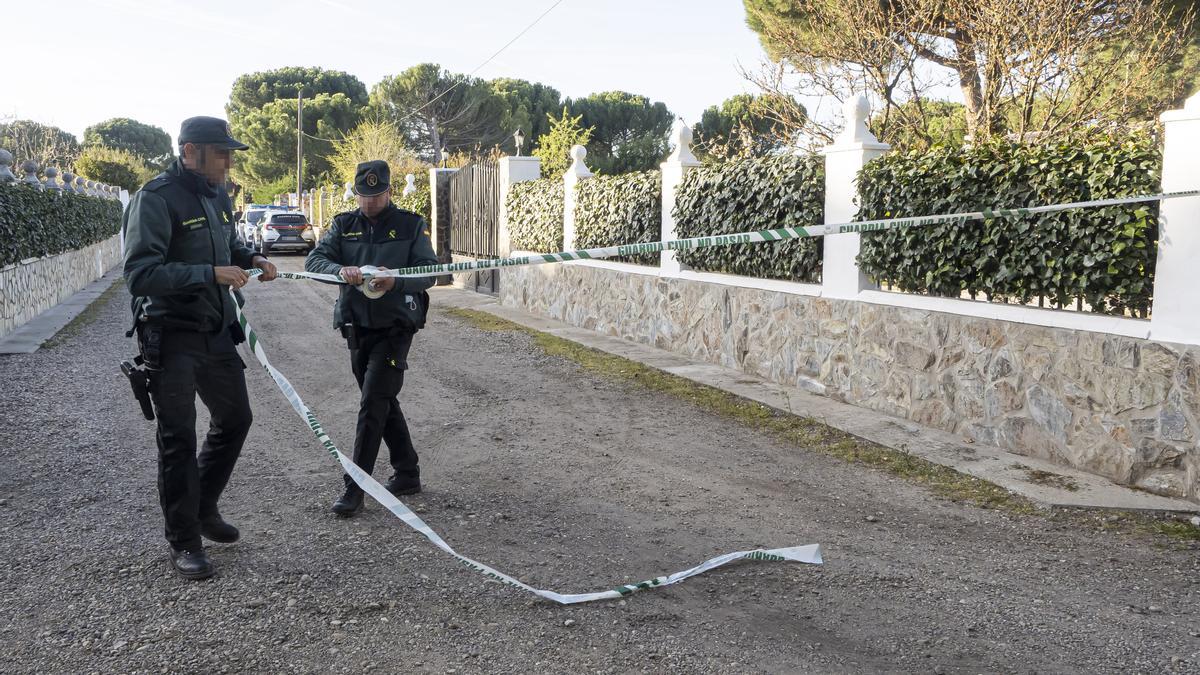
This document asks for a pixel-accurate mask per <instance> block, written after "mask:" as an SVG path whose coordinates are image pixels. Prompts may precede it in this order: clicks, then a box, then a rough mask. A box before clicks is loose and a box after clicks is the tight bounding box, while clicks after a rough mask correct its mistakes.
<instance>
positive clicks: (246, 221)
mask: <svg viewBox="0 0 1200 675" xmlns="http://www.w3.org/2000/svg"><path fill="white" fill-rule="evenodd" d="M270 211H271V209H264V208H257V209H255V208H251V209H246V212H245V213H244V214H242V219H241V221H239V222H238V236H239V237H241V239H242V241H243V242H245V243H247V244H250V245H252V246H256V245H257V244H256V242H255V239H254V231H255V230H257V229H258V224H259V223H261V222H262V219H263V216H265V215H267V213H269V212H270Z"/></svg>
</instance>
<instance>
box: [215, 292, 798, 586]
mask: <svg viewBox="0 0 1200 675" xmlns="http://www.w3.org/2000/svg"><path fill="white" fill-rule="evenodd" d="M261 273H262V271H261V270H252V275H253V276H257V275H258V274H261ZM233 306H234V307H235V308H236V310H237V317H238V323H239V324H241V326H242V330H243V331H244V332H245V334H246V343H247V345H248V346H249V347H250V350H251V351H252V352H254V356H255V357H256V358H257V359H258V362H259V363H261V364H262V366H263V368H265V369H266V370H267V373H268V374H269V375H270V376H271V379H273V380H275V384H276V385H277V386H278V387H279V390H280V391H281V392H283V395H284V397H285V398H286V399H287V400H288V403H289V404H291V406H292V409H293V410H295V411H296V414H297V415H299V416H300V418H301V419H303V420H304V423H305V424H307V425H308V428H309V429H311V430H312V432H313V435H314V436H316V437H317V441H318V442H320V443H321V445H322V446H323V447H324V448H325V449H326V450H327V451H328V452H329V454H330V455H332V456H333V458H334V459H336V460H337V461H338V462H339V463H340V464H341V465H342V469H343V470H344V471H345V472H346V473H347V474H349V475H350V477H351V478H353V479H354V482H355V483H357V484H358V486H359V487H361V488H362V489H363V491H364V492H366V493H367V494H369V495H371V497H372V498H374V499H375V501H377V502H379V503H380V504H382V505H383V506H384V507H385V508H386V509H387V510H389V511H391V512H392V513H393V514H395V516H396V517H397V518H399V519H400V520H403V521H404V523H405V524H406V525H408V526H409V527H411V528H412V529H414V530H416V531H417V532H419V533H421V535H422V536H424V537H425V538H426V539H428V540H429V541H431V542H433V544H434V545H435V546H437V547H438V548H440V549H442V550H443V551H445V552H446V553H449V554H450V555H452V556H454V557H455V558H456V559H457V560H458V561H459V562H461V563H462V564H464V565H466V566H467V567H470V568H471V569H473V570H475V571H476V572H479V573H481V574H483V575H485V576H487V577H488V578H490V579H494V580H496V581H499V582H501V583H505V584H508V585H510V586H516V587H517V588H520V589H521V590H524V591H528V592H530V593H533V594H534V595H537V596H539V597H542V598H545V599H547V600H552V601H554V602H557V603H560V604H564V605H571V604H575V603H580V602H591V601H593V600H610V599H614V598H620V597H623V596H626V595H629V594H631V593H634V592H636V591H640V590H644V589H647V588H656V587H658V586H669V585H671V584H674V583H677V582H680V581H683V580H684V579H687V578H688V577H693V576H696V575H697V574H702V573H704V572H707V571H708V570H711V569H713V568H715V567H720V566H722V565H726V564H728V563H731V562H736V561H738V560H768V561H779V562H782V561H789V560H790V561H793V562H801V563H811V564H820V563H821V547H820V546H819V545H817V544H810V545H807V546H791V547H788V548H776V549H755V550H752V551H735V552H733V553H726V554H724V555H720V556H717V557H715V558H711V559H709V560H706V561H704V562H702V563H700V564H699V565H696V566H695V567H692V568H690V569H686V570H683V571H682V572H676V573H674V574H669V575H667V576H661V577H655V578H653V579H649V580H647V581H642V582H639V583H636V584H626V585H622V586H618V587H616V588H614V589H612V590H607V591H599V592H595V593H558V592H555V591H548V590H543V589H540V588H534V587H532V586H530V585H528V584H525V583H523V582H521V581H519V580H517V579H516V578H514V577H511V576H509V575H507V574H505V573H503V572H501V571H499V570H496V569H495V568H493V567H490V566H488V565H485V564H483V563H481V562H478V561H476V560H472V559H471V558H468V557H466V556H464V555H462V554H460V553H458V552H457V551H455V550H454V549H453V548H451V547H450V544H447V543H446V541H445V540H444V539H442V538H441V536H439V535H438V533H437V532H434V531H433V529H432V528H430V527H429V526H428V525H427V524H425V521H423V520H421V518H420V517H419V516H417V514H415V513H413V512H412V510H411V509H409V508H408V507H407V506H405V505H404V504H403V503H402V502H401V501H400V500H399V499H396V497H394V496H393V495H392V494H391V493H390V492H388V491H387V490H386V489H384V487H383V486H382V485H380V484H379V482H378V481H376V480H375V479H374V478H372V477H371V475H370V474H368V473H366V472H365V471H363V470H362V469H360V468H359V467H358V466H357V465H356V464H355V463H354V462H353V461H352V460H351V459H350V458H349V457H346V456H345V455H344V454H342V452H341V451H340V450H338V448H337V446H336V445H334V443H333V441H332V440H331V439H330V438H329V434H327V433H325V428H324V427H323V426H322V425H321V422H320V421H319V420H318V419H317V416H316V415H315V414H313V412H312V410H309V408H308V406H307V405H305V404H304V401H303V400H302V399H301V398H300V394H298V393H296V389H295V387H293V386H292V383H291V382H289V381H288V379H287V378H286V377H284V375H283V373H281V372H279V370H278V369H277V368H275V366H273V365H271V362H270V360H268V359H267V353H266V351H264V349H263V345H262V340H260V339H259V337H258V333H257V332H256V331H255V330H254V328H253V327H252V326H251V325H250V323H249V321H248V320H247V319H246V314H245V312H243V311H242V308H241V307H240V306H239V305H238V302H237V297H236V296H235V297H234V302H233Z"/></svg>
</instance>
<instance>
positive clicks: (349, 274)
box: [338, 267, 363, 286]
mask: <svg viewBox="0 0 1200 675" xmlns="http://www.w3.org/2000/svg"><path fill="white" fill-rule="evenodd" d="M338 274H340V275H341V276H342V279H343V280H344V281H345V282H346V283H348V284H350V285H351V286H357V285H359V284H361V283H362V281H363V275H362V270H361V269H359V268H357V267H343V268H342V269H340V270H338Z"/></svg>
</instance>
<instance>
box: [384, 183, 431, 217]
mask: <svg viewBox="0 0 1200 675" xmlns="http://www.w3.org/2000/svg"><path fill="white" fill-rule="evenodd" d="M413 184H414V185H415V186H416V187H417V191H416V192H414V193H412V194H410V195H402V194H400V193H401V192H402V191H403V190H404V186H403V185H402V184H401V185H393V186H392V202H393V203H394V204H395V205H396V206H398V207H400V208H402V209H404V210H405V211H412V212H413V213H419V214H421V217H422V218H424V219H425V222H426V223H432V222H433V218H432V210H431V209H430V208H429V207H430V201H429V199H430V197H431V196H432V194H433V193H432V192H430V190H429V173H428V172H426V174H425V175H424V176H417V179H416V180H415V181H413Z"/></svg>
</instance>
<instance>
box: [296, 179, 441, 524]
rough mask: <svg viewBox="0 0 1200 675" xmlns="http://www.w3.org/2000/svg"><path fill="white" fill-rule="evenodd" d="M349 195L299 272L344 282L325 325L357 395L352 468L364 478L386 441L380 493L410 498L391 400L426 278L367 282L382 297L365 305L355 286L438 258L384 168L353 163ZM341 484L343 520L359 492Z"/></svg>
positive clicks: (416, 473)
mask: <svg viewBox="0 0 1200 675" xmlns="http://www.w3.org/2000/svg"><path fill="white" fill-rule="evenodd" d="M354 193H355V195H356V196H357V200H358V208H357V209H356V210H354V211H351V212H349V213H339V214H338V215H337V216H335V217H334V218H333V223H332V225H331V226H330V228H329V232H328V233H326V235H325V236H324V237H322V238H321V242H320V243H319V244H318V245H317V247H316V248H315V249H314V250H313V252H312V253H310V254H308V260H306V261H305V263H304V269H306V270H308V271H309V272H317V273H321V274H334V275H340V276H341V278H342V279H343V280H344V281H346V283H347V284H348V285H346V286H343V287H342V290H341V295H340V297H339V298H338V301H337V304H336V305H335V306H334V309H333V321H334V328H337V329H340V330H341V331H342V335H343V336H344V337H345V338H346V341H347V346H349V348H350V367H351V369H352V370H353V372H354V379H356V380H357V381H358V387H359V390H360V392H361V397H360V399H359V410H358V428H357V430H356V434H355V437H354V463H355V464H357V465H358V466H360V467H362V469H363V470H364V471H366V472H367V473H371V471H372V469H374V468H375V458H376V456H377V455H378V454H379V444H380V441H387V445H388V451H389V453H390V455H391V464H392V469H393V470H394V474H393V475H392V477H391V479H390V480H388V482H387V485H386V486H385V487H386V488H387V489H388V491H390V492H391V493H392V494H395V495H407V494H415V493H417V492H420V491H421V471H420V468H419V467H418V465H417V452H416V450H415V449H414V448H413V444H412V437H411V436H410V435H409V433H408V424H407V423H406V422H405V420H404V413H403V412H401V410H400V403H399V402H398V401H397V398H396V397H397V396H398V395H399V394H400V388H401V387H402V386H404V371H405V370H406V369H407V368H408V350H409V347H410V346H412V340H413V335H414V334H415V333H416V332H417V330H419V329H420V328H422V327H423V326H424V325H425V311H426V309H427V308H428V305H427V304H426V303H428V295H427V294H426V293H425V290H426V289H428V288H429V287H430V286H432V285H433V283H434V278H433V277H418V278H408V279H403V278H396V277H375V278H370V279H368V281H367V287H368V290H369V291H370V292H371V293H372V294H374V293H379V292H382V293H383V295H382V296H381V297H379V298H377V299H371V298H369V297H367V295H366V293H365V292H364V291H363V290H360V288H359V286H361V285H362V284H363V279H364V273H363V270H362V269H360V268H361V267H363V266H367V265H371V266H375V267H378V268H381V269H397V268H401V267H413V266H417V265H436V264H437V262H438V259H437V255H436V254H435V253H434V251H433V245H432V243H431V242H430V238H429V226H428V225H427V224H426V223H425V219H424V218H422V217H421V216H419V215H417V214H415V213H412V212H411V211H404V210H402V209H398V208H396V207H395V206H394V205H393V204H392V201H391V197H392V190H391V171H390V170H389V168H388V165H387V162H384V161H380V160H376V161H372V162H363V163H362V164H359V165H358V167H357V171H356V173H355V176H354ZM368 276H369V274H368ZM345 482H346V491H345V493H344V494H342V496H341V498H339V499H338V500H337V501H336V502H335V503H334V505H333V511H334V513H337V514H338V515H341V516H347V517H348V516H353V515H354V514H356V513H358V511H359V510H360V509H361V508H362V505H363V492H362V489H361V488H359V487H358V485H357V484H355V483H354V480H353V479H352V478H350V476H349V475H346V476H345Z"/></svg>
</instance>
